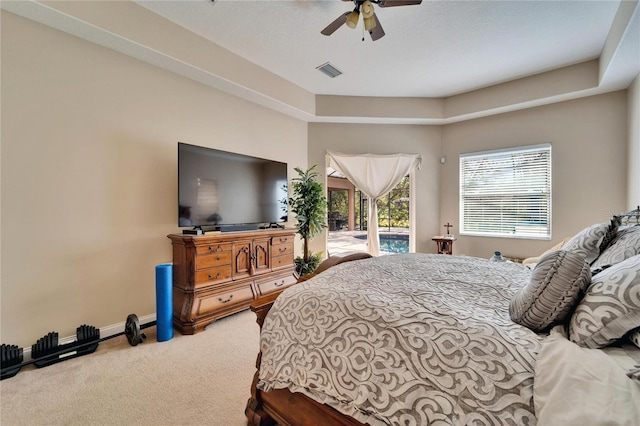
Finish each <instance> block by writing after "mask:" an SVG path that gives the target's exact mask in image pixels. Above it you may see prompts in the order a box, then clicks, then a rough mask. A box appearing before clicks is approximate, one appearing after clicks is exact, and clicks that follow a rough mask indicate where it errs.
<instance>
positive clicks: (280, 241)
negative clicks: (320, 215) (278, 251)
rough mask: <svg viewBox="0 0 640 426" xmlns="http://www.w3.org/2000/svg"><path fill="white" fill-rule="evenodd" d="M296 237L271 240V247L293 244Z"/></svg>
mask: <svg viewBox="0 0 640 426" xmlns="http://www.w3.org/2000/svg"><path fill="white" fill-rule="evenodd" d="M294 239H295V237H294V236H293V235H283V236H277V237H272V238H271V245H273V246H278V245H282V244H293V240H294Z"/></svg>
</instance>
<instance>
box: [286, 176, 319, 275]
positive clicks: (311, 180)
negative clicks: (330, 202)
mask: <svg viewBox="0 0 640 426" xmlns="http://www.w3.org/2000/svg"><path fill="white" fill-rule="evenodd" d="M316 167H317V164H315V165H313V166H311V167H310V168H308V169H307V170H302V169H301V168H299V167H296V168H295V169H294V170H295V171H296V172H297V173H298V177H297V178H293V179H291V182H292V183H293V190H292V195H291V197H289V206H290V207H291V212H292V213H294V214H295V215H296V219H297V223H296V229H297V231H298V234H300V236H301V237H302V240H303V242H304V256H303V257H300V256H298V257H296V259H295V263H296V271H297V272H298V274H299V275H300V276H303V275H307V274H310V273H312V272H313V271H314V270H315V269H316V267H317V266H318V265H319V264H320V260H321V256H322V252H318V253H311V252H310V251H309V240H310V239H311V238H313V237H314V236H316V235H317V234H319V233H320V232H322V230H323V229H325V228H326V227H327V223H326V218H327V198H326V197H325V195H324V188H323V186H322V184H321V183H320V182H318V181H317V180H316V179H317V177H318V172H316V171H315V168H316Z"/></svg>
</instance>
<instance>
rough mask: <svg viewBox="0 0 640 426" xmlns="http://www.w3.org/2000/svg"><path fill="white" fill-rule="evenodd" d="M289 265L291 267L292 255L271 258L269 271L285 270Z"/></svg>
mask: <svg viewBox="0 0 640 426" xmlns="http://www.w3.org/2000/svg"><path fill="white" fill-rule="evenodd" d="M291 265H293V253H289V254H284V255H282V256H273V257H272V258H271V269H279V268H285V267H287V266H291Z"/></svg>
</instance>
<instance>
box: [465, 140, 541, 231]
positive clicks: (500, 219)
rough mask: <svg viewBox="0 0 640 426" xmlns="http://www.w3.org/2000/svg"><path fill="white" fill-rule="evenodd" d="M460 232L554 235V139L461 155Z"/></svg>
mask: <svg viewBox="0 0 640 426" xmlns="http://www.w3.org/2000/svg"><path fill="white" fill-rule="evenodd" d="M460 224H461V226H460V234H462V235H481V236H493V237H519V238H541V239H549V238H551V144H543V145H535V146H528V147H520V148H514V149H508V150H500V151H486V152H475V153H470V154H462V155H460Z"/></svg>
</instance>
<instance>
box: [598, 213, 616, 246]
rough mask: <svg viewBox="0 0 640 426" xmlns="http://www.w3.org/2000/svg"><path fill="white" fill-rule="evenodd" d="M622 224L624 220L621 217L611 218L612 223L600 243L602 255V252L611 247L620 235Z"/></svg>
mask: <svg viewBox="0 0 640 426" xmlns="http://www.w3.org/2000/svg"><path fill="white" fill-rule="evenodd" d="M621 222H622V220H621V218H620V216H613V218H611V223H609V226H608V227H607V231H606V232H605V233H604V237H602V242H601V243H600V247H599V252H600V254H602V252H603V251H605V249H606V248H607V247H609V246H610V245H611V243H612V242H613V240H614V239H615V238H616V236H617V235H618V227H619V226H620V224H621Z"/></svg>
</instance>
